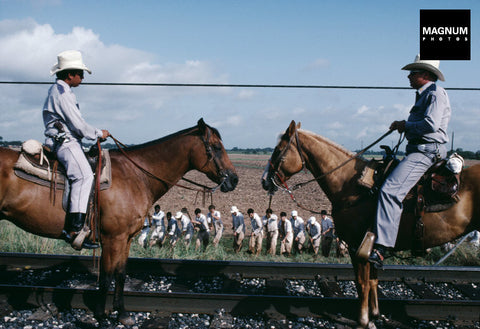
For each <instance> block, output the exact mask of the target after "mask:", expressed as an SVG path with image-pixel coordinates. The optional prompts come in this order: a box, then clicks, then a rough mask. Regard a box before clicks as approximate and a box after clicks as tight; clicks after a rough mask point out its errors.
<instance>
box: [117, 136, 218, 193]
mask: <svg viewBox="0 0 480 329" xmlns="http://www.w3.org/2000/svg"><path fill="white" fill-rule="evenodd" d="M110 138H111V139H112V140H113V141H114V142H115V144H116V145H117V148H118V149H119V150H120V152H121V153H122V154H123V155H124V156H125V157H126V158H127V159H128V160H129V161H130V162H131V163H133V164H134V165H135V167H137V168H138V169H139V170H140V171H142V172H143V173H144V174H145V175H147V176H148V177H150V178H153V179H155V180H157V181H160V182H162V183H163V184H164V185H165V186H166V187H167V188H169V186H178V187H181V188H184V189H187V190H191V191H196V192H197V194H198V193H204V194H205V193H210V195H211V197H212V194H213V193H214V192H215V191H216V190H217V189H218V188H219V187H220V186H222V185H223V183H224V181H225V179H223V180H222V182H221V183H220V184H218V185H217V186H215V187H208V186H206V185H203V184H200V183H196V182H194V181H192V180H190V179H187V178H185V177H182V180H184V181H186V182H188V183H191V184H193V185H196V186H198V187H201V188H202V189H201V190H199V189H195V188H192V187H189V186H185V185H182V184H179V183H173V182H170V181H168V180H166V179H165V178H161V177H159V176H157V175H155V174H153V173H151V172H150V171H148V170H147V169H145V168H144V167H142V166H141V165H139V164H138V163H137V162H136V161H135V160H133V159H132V158H131V157H130V156H129V155H128V153H127V152H126V151H125V148H126V147H127V146H126V145H125V144H123V143H122V142H120V141H119V140H118V139H116V138H115V137H113V136H112V135H110ZM204 144H205V145H206V146H207V142H206V141H204ZM210 153H211V151H210V150H209V149H208V148H207V154H210ZM212 157H213V155H212ZM215 164H216V165H217V169H218V164H217V162H216V161H215Z"/></svg>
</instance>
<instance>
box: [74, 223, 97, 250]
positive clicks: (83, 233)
mask: <svg viewBox="0 0 480 329" xmlns="http://www.w3.org/2000/svg"><path fill="white" fill-rule="evenodd" d="M89 234H90V229H89V228H88V226H84V227H83V228H82V229H81V230H80V232H78V233H77V234H76V236H74V238H73V241H71V245H72V247H73V249H75V250H81V249H83V248H85V249H96V248H98V247H100V245H99V244H97V243H94V242H92V241H90V239H88V238H87V237H88V235H89Z"/></svg>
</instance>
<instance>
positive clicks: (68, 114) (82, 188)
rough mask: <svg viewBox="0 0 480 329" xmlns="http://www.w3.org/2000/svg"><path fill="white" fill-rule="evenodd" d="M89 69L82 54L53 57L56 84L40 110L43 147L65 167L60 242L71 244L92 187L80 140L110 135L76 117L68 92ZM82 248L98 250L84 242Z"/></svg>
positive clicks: (75, 106)
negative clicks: (66, 192) (67, 196)
mask: <svg viewBox="0 0 480 329" xmlns="http://www.w3.org/2000/svg"><path fill="white" fill-rule="evenodd" d="M84 71H87V72H88V73H90V74H91V73H92V71H90V69H89V68H88V67H87V66H86V65H85V64H84V63H83V59H82V54H81V53H80V52H79V51H76V50H67V51H64V52H62V53H60V54H58V56H57V64H55V65H54V66H53V67H52V69H51V70H50V74H51V75H54V74H56V76H57V79H56V82H55V83H54V84H53V85H52V86H51V87H50V89H49V90H48V96H47V99H46V100H45V104H44V106H43V122H44V125H45V136H46V140H45V144H46V145H47V146H48V147H50V148H51V149H52V150H53V151H54V152H55V153H56V155H57V158H58V161H60V163H61V164H62V165H63V166H64V167H65V169H66V172H67V177H68V180H69V182H70V186H71V187H70V200H69V204H68V210H67V216H66V218H65V227H64V238H65V240H66V241H67V242H69V243H72V242H73V240H74V238H75V236H76V234H77V233H78V232H79V231H80V230H81V229H82V227H83V225H84V223H85V217H86V213H87V205H88V198H89V195H90V189H91V188H92V183H93V172H92V169H91V168H90V164H89V163H88V161H87V158H86V157H85V154H84V153H83V149H82V139H83V138H87V139H90V140H96V139H97V138H102V139H106V138H107V137H108V136H109V135H110V133H109V132H108V131H107V130H101V129H97V128H94V127H92V126H91V125H89V124H88V123H87V122H86V121H85V120H84V119H83V118H82V115H81V113H80V109H79V106H78V104H77V99H76V97H75V94H74V93H73V92H72V89H71V88H74V87H78V86H79V85H80V84H81V83H82V80H83V73H84ZM82 247H83V248H89V249H92V248H98V247H99V245H98V244H96V243H92V242H91V241H90V240H89V239H88V238H87V239H85V240H84V242H83V245H82Z"/></svg>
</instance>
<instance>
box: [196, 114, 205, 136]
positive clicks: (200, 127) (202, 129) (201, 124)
mask: <svg viewBox="0 0 480 329" xmlns="http://www.w3.org/2000/svg"><path fill="white" fill-rule="evenodd" d="M197 125H198V129H200V131H201V132H202V134H203V133H204V132H205V130H206V129H207V124H206V123H205V121H203V118H200V120H198V122H197Z"/></svg>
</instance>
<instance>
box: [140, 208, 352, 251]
mask: <svg viewBox="0 0 480 329" xmlns="http://www.w3.org/2000/svg"><path fill="white" fill-rule="evenodd" d="M194 213H195V216H194V217H192V218H190V215H189V214H188V211H187V210H186V209H185V208H184V209H182V211H178V212H177V213H176V214H175V216H172V213H171V212H167V213H166V214H165V213H164V212H163V211H162V210H161V209H160V206H159V205H158V204H157V205H155V207H154V212H153V214H152V216H151V220H150V219H149V218H146V219H145V223H144V228H143V230H142V232H141V234H140V236H139V239H138V242H139V243H140V245H142V246H144V247H145V248H146V247H147V246H149V247H152V246H154V245H158V246H162V245H165V244H166V240H168V241H169V245H170V246H171V247H174V246H175V245H176V244H177V243H178V241H179V240H180V239H183V242H184V244H185V246H187V247H188V246H189V245H190V243H191V241H192V239H193V237H194V235H195V228H196V229H197V231H198V233H197V235H196V238H195V249H196V250H198V249H199V248H200V247H202V246H203V250H205V249H206V248H207V246H208V244H209V242H210V235H211V233H212V236H213V242H212V244H213V245H214V246H217V245H218V244H219V242H220V239H221V238H222V235H223V232H224V224H223V222H222V218H221V214H220V212H219V211H217V210H216V209H215V206H214V205H210V206H209V208H208V213H207V214H206V215H204V214H202V211H201V209H200V208H197V209H195V212H194ZM230 213H231V216H232V231H233V250H234V251H235V252H236V253H239V252H240V251H241V250H242V247H243V240H244V239H245V237H246V231H247V225H246V224H245V218H244V215H243V214H242V212H240V210H239V209H238V208H237V207H236V206H232V207H231V210H230ZM247 216H248V218H250V228H251V230H250V232H249V241H248V252H249V253H251V254H255V255H259V254H260V253H261V251H262V246H263V240H264V238H265V239H266V245H267V246H266V248H267V250H266V253H267V254H270V255H275V254H276V253H277V243H278V242H280V254H281V255H285V256H290V255H291V254H292V251H294V252H296V253H298V254H302V253H303V252H305V251H307V250H311V251H312V252H313V253H314V254H315V255H317V254H318V253H319V251H321V254H322V255H323V256H324V257H328V256H329V255H330V251H331V247H332V242H333V239H334V238H335V235H334V225H333V221H332V219H331V218H330V217H329V216H328V215H327V212H326V211H325V210H322V211H321V214H320V216H321V218H320V221H317V220H316V218H315V217H314V216H311V217H310V218H309V219H308V221H307V222H305V221H304V220H303V218H302V217H300V216H298V212H297V211H296V210H293V211H292V212H291V216H290V218H288V216H287V213H286V212H284V211H282V212H281V213H280V219H279V218H278V216H277V215H276V214H274V213H273V211H272V209H270V208H268V209H267V210H266V211H265V215H264V216H262V217H260V216H259V215H258V214H257V213H256V212H255V211H254V210H253V209H252V208H249V209H248V210H247ZM165 222H166V225H165ZM150 231H152V232H151V235H150V238H149V239H147V237H148V234H149V232H150ZM340 244H341V242H340V241H337V246H340ZM344 249H345V248H344ZM339 252H340V251H337V256H339Z"/></svg>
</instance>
